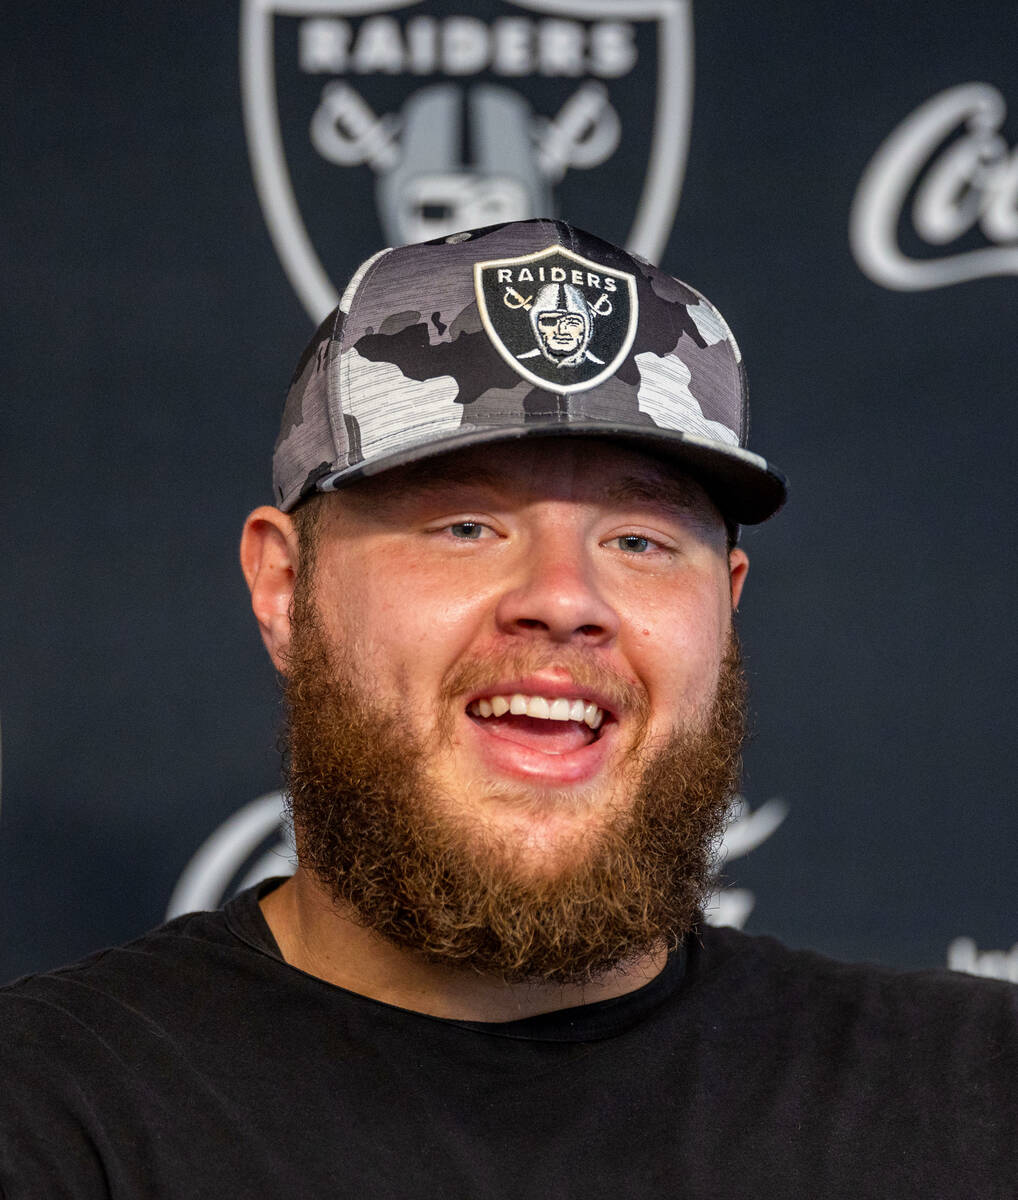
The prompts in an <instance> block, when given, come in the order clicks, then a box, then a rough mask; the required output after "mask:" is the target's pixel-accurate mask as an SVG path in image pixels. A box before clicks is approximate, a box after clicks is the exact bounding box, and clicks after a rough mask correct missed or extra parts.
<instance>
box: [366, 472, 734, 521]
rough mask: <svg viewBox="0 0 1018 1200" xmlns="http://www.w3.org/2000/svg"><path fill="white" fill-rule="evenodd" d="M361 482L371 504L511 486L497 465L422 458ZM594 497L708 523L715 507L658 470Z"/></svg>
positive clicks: (692, 486)
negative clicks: (457, 490) (409, 496)
mask: <svg viewBox="0 0 1018 1200" xmlns="http://www.w3.org/2000/svg"><path fill="white" fill-rule="evenodd" d="M365 482H367V483H369V487H367V488H366V489H365V490H364V492H363V493H361V497H357V493H358V491H359V489H356V488H354V489H352V491H353V493H354V496H355V497H356V498H358V499H359V498H363V500H364V501H365V502H366V503H369V504H371V505H372V506H375V505H378V504H386V503H391V502H394V501H398V500H399V499H400V498H401V497H402V496H404V495H406V494H407V493H408V492H415V493H417V494H421V493H424V494H427V493H437V492H441V491H442V490H443V489H445V488H448V487H472V488H482V489H491V490H495V491H506V490H509V489H510V487H511V485H510V481H509V479H508V477H507V476H506V475H504V474H503V473H502V472H501V471H498V470H497V469H492V468H488V467H483V466H478V465H477V464H474V465H468V464H466V463H457V462H456V461H454V460H453V461H449V460H443V459H441V458H436V459H421V460H419V461H417V462H414V463H407V464H406V465H405V466H403V467H401V468H400V470H399V471H398V472H392V473H391V474H390V473H389V472H385V473H384V474H382V475H378V476H375V477H373V478H371V479H370V480H366V481H365ZM598 499H599V500H600V501H601V502H603V503H605V504H607V505H626V504H646V505H652V506H653V507H655V508H666V509H670V510H672V511H674V512H677V513H682V514H683V515H685V516H688V517H690V518H692V519H694V520H697V521H699V522H701V523H704V524H708V523H710V520H711V515H712V513H713V506H712V504H711V502H710V499H709V497H708V496H707V494H706V493H705V492H704V490H703V489H702V488H701V487H700V486H699V485H698V484H697V483H695V482H694V481H693V480H692V479H687V478H685V477H684V476H680V475H668V474H664V473H662V474H661V475H655V476H643V475H624V476H622V477H621V478H619V479H617V480H615V481H614V482H612V483H610V484H608V485H606V486H605V487H604V488H603V489H600V490H599V491H598Z"/></svg>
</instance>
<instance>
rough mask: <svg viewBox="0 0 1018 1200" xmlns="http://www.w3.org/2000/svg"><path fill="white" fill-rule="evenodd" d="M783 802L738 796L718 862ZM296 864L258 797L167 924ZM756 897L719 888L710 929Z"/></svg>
mask: <svg viewBox="0 0 1018 1200" xmlns="http://www.w3.org/2000/svg"><path fill="white" fill-rule="evenodd" d="M787 812H788V806H787V805H786V803H785V802H784V800H779V799H776V798H775V799H773V800H768V801H767V802H766V804H761V805H760V807H759V808H757V809H751V808H750V807H749V804H748V803H747V802H746V800H745V799H743V797H742V796H736V797H735V799H734V800H733V802H732V807H731V811H730V816H729V821H728V827H727V829H726V830H725V836H724V841H723V842H722V845H721V849H720V853H719V856H718V857H719V863H720V865H722V866H723V865H724V864H725V863H726V862H729V861H731V860H732V859H733V858H741V857H742V856H743V855H744V854H748V853H749V852H750V850H755V849H756V847H757V846H759V845H760V844H761V843H762V842H765V841H766V840H767V839H768V838H769V837H770V836H771V834H772V833H774V831H775V830H776V829H777V828H778V826H779V825H780V824H781V822H782V821H783V820H784V819H785V816H786V814H787ZM295 864H296V854H295V851H294V845H293V832H292V830H291V828H290V823H289V820H288V818H287V815H286V809H285V804H284V799H283V793H282V792H269V793H268V795H265V796H259V797H258V799H257V800H252V801H251V802H250V803H249V804H245V805H244V806H243V807H242V808H240V809H238V810H237V811H236V812H235V813H234V814H233V815H232V816H230V817H228V818H227V819H226V820H225V821H224V822H223V823H222V825H220V826H219V828H218V829H216V830H215V831H214V832H213V833H212V834H211V835H210V836H209V837H208V838H207V839H206V840H205V841H204V842H203V843H202V845H201V846H199V848H198V850H197V851H196V852H195V854H194V856H193V857H192V858H191V861H190V862H189V863H188V864H187V866H186V867H185V868H184V870H183V871H182V872H181V875H180V878H179V879H178V880H177V885H176V887H175V888H174V889H173V894H172V895H171V897H170V903H169V906H168V908H167V911H166V918H167V920H170V919H172V918H173V917H179V916H180V915H181V914H182V913H186V912H198V911H201V910H202V909H212V908H218V907H219V905H221V904H222V903H223V902H224V901H226V900H228V899H229V898H230V897H231V896H233V895H236V893H237V892H239V891H242V890H243V889H244V888H247V887H253V886H254V885H255V884H256V883H260V882H261V880H263V879H267V878H269V876H271V875H289V874H291V873H292V872H293V869H294V866H295ZM754 903H755V897H754V895H753V893H752V892H750V891H747V890H746V889H745V888H722V889H720V890H719V891H716V892H715V893H714V895H713V896H711V898H710V900H709V901H708V903H707V906H706V918H707V920H708V921H709V922H710V923H711V924H712V925H733V926H735V927H736V928H737V929H741V928H742V926H743V924H744V923H745V921H746V918H747V917H748V916H749V914H750V912H751V911H752V909H753V905H754Z"/></svg>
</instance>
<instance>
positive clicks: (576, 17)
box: [241, 0, 692, 383]
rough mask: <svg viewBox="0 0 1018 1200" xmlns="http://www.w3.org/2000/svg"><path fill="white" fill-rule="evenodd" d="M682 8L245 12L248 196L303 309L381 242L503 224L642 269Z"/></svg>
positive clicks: (415, 6) (475, 1)
mask: <svg viewBox="0 0 1018 1200" xmlns="http://www.w3.org/2000/svg"><path fill="white" fill-rule="evenodd" d="M689 6H690V0H484V2H481V0H471V3H470V4H462V3H459V4H456V3H455V2H450V0H442V2H431V0H243V8H242V18H241V76H242V86H243V97H244V116H245V125H246V129H247V138H248V145H249V149H250V153H251V162H252V167H253V172H254V178H255V183H256V186H257V189H258V195H259V198H260V200H261V204H262V209H263V211H264V213H265V218H266V221H267V223H268V227H269V231H270V233H271V235H272V239H273V241H274V243H275V246H276V250H277V251H278V253H279V256H280V258H281V260H282V262H283V265H284V266H285V268H286V271H287V274H288V275H289V278H290V281H291V283H292V284H293V286H294V288H295V290H296V292H297V294H298V295H299V296H300V298H301V300H302V301H303V303H304V305H305V307H306V308H307V310H308V312H309V314H310V315H311V316H312V317H313V318H314V319H315V320H316V321H317V320H320V319H321V318H322V317H323V316H324V315H325V313H326V312H328V311H329V310H330V309H331V308H333V307H334V306H335V304H336V303H337V300H338V288H341V287H342V286H343V285H344V284H345V282H346V279H347V278H348V277H349V276H350V274H351V273H352V271H353V270H354V268H355V267H356V266H357V264H358V263H359V262H361V261H362V259H363V258H364V257H365V256H366V255H367V253H368V252H369V251H371V250H373V249H377V248H378V247H379V246H381V245H382V244H388V245H401V244H403V243H406V242H415V241H426V240H428V239H430V238H436V237H444V236H446V235H448V234H450V233H456V232H459V231H460V230H463V229H470V228H476V227H478V226H482V225H492V224H496V223H498V222H501V221H512V220H522V219H524V218H527V217H533V216H560V217H564V218H565V219H567V220H569V221H570V222H572V223H573V224H575V225H578V226H579V227H580V228H586V229H592V230H596V231H597V232H598V233H599V234H600V235H601V236H603V237H605V238H606V239H607V240H609V241H612V242H615V243H617V244H622V245H625V246H626V247H627V248H628V249H630V250H633V251H635V252H636V253H638V254H641V255H643V256H644V257H645V258H649V259H652V260H655V259H657V258H658V257H659V255H660V253H661V251H662V250H663V249H664V246H665V243H666V241H667V238H668V235H669V233H670V231H671V228H672V222H673V220H674V215H675V208H676V205H677V203H678V198H679V191H680V187H681V183H682V173H683V169H684V166H685V157H686V147H687V144H688V139H689V124H690V110H691V98H692V31H691V18H690V8H689ZM650 114H653V116H651V115H650ZM595 328H596V326H595ZM592 337H593V335H592ZM592 344H593V343H592ZM593 353H595V354H596V353H597V351H596V350H594V351H593ZM542 361H547V360H542ZM587 363H588V366H589V364H590V360H587ZM531 365H532V366H533V367H534V370H535V372H536V371H538V370H540V369H542V368H538V366H537V364H536V363H533V364H531ZM564 369H572V368H564ZM544 382H545V383H547V382H548V381H547V380H546V381H544Z"/></svg>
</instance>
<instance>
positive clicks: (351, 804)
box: [284, 587, 745, 985]
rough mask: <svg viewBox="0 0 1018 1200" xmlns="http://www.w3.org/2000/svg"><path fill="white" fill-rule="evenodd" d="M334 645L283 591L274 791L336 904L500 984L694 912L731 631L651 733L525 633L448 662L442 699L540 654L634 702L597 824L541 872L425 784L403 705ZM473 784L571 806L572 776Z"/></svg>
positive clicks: (704, 879)
mask: <svg viewBox="0 0 1018 1200" xmlns="http://www.w3.org/2000/svg"><path fill="white" fill-rule="evenodd" d="M552 652H553V653H554V659H553V660H552V658H551V657H550V655H551V653H552ZM345 657H346V656H344V655H342V654H338V653H335V652H333V651H332V650H331V649H330V647H329V645H328V644H327V641H326V638H325V636H324V633H323V631H322V628H321V623H320V621H319V619H318V614H317V612H316V610H315V609H314V606H313V602H312V601H311V599H310V596H309V595H308V594H307V591H305V590H304V589H302V588H300V587H299V588H298V593H297V595H296V597H295V603H294V611H293V621H292V636H291V647H290V654H289V660H288V670H287V678H286V681H285V689H284V701H285V708H286V729H285V736H286V759H287V762H286V774H287V783H288V788H287V793H288V798H289V804H290V812H291V817H292V820H293V825H294V835H295V840H296V845H297V853H298V860H299V862H300V864H301V867H302V868H303V869H305V870H307V871H309V872H310V873H311V875H312V876H313V877H314V878H315V879H316V880H317V882H318V884H319V885H320V886H321V887H322V888H323V889H324V891H325V893H326V894H327V895H328V896H329V897H330V899H331V900H332V902H333V903H334V904H335V905H336V906H337V907H338V908H339V909H340V911H343V912H344V913H345V914H346V915H349V916H352V917H353V919H355V920H356V921H357V922H358V923H360V924H362V925H363V926H365V927H367V928H369V929H371V930H373V931H374V932H375V933H376V934H378V935H380V936H381V937H383V938H385V939H387V940H388V941H390V942H391V943H394V944H395V945H397V946H399V947H402V948H404V949H407V950H410V951H413V952H415V953H417V954H419V955H421V956H423V957H424V958H425V959H427V960H429V961H431V962H436V963H441V964H445V965H446V966H459V967H462V968H465V969H469V970H472V971H475V972H477V973H480V974H484V975H488V976H491V977H494V978H498V979H500V980H502V981H504V982H506V983H522V982H543V983H559V984H580V985H582V984H586V983H590V982H592V981H594V980H595V979H598V978H601V977H603V976H604V975H606V974H607V973H608V972H610V971H612V970H616V969H620V968H624V967H625V966H626V965H627V964H630V963H632V962H634V961H635V960H637V959H639V958H641V957H643V956H644V955H647V954H649V953H652V952H654V951H657V950H660V949H661V948H662V947H668V948H673V947H674V946H675V945H677V944H678V942H679V941H680V940H681V939H682V938H683V937H684V935H685V934H686V933H687V932H688V931H689V930H690V929H691V928H692V927H693V926H694V925H695V924H696V921H697V919H698V915H699V909H700V907H701V906H702V904H703V902H704V901H705V899H706V897H707V895H708V894H709V892H710V890H711V886H712V884H713V882H714V870H713V868H714V865H715V851H716V847H717V845H718V843H719V841H720V837H721V834H722V832H723V828H724V820H725V816H726V813H727V808H728V804H729V801H730V799H731V797H732V795H733V794H734V792H735V791H736V789H737V787H738V783H739V772H740V766H741V759H740V747H741V743H742V737H743V731H744V727H745V682H744V676H743V672H742V668H741V663H740V657H739V648H738V642H737V639H736V637H735V634H734V632H733V634H732V637H731V642H730V645H729V648H728V651H727V653H726V655H725V657H724V660H723V662H722V664H721V669H720V674H719V679H718V685H717V689H716V693H715V695H714V697H713V701H712V703H711V704H710V705H709V706H708V708H707V710H706V711H705V712H701V713H699V714H697V719H696V720H695V721H694V722H692V723H691V724H690V726H689V727H688V728H681V729H675V730H673V731H672V732H671V734H670V735H669V736H668V737H667V738H666V739H665V740H663V741H662V742H659V743H658V744H656V745H651V744H650V743H649V741H648V739H647V737H646V724H647V709H648V705H647V700H646V697H645V695H644V693H642V692H641V691H639V690H638V689H636V688H634V686H633V685H632V684H630V683H628V682H627V681H624V680H620V679H618V678H617V677H615V676H613V675H609V674H608V673H606V672H605V671H604V669H603V668H601V667H596V666H592V665H591V664H590V662H589V660H588V659H587V658H586V657H584V658H582V659H581V658H580V656H579V655H577V654H576V652H573V655H570V654H569V653H568V651H565V652H564V651H563V649H562V648H561V647H558V648H549V647H543V648H542V647H540V646H534V647H530V648H524V649H522V650H521V651H518V652H516V653H515V654H514V655H513V656H511V657H510V658H508V659H502V660H499V661H493V660H491V659H486V660H485V661H484V662H475V663H467V664H461V665H460V666H459V667H458V668H457V669H456V671H454V672H453V674H452V676H451V677H450V678H449V679H448V680H447V681H446V685H445V687H444V688H443V696H444V697H446V698H448V699H452V698H454V697H455V696H457V695H458V696H462V695H463V690H464V688H463V685H464V683H465V682H466V681H467V680H471V681H473V680H475V679H477V680H479V681H480V682H481V683H482V684H483V683H484V682H486V681H490V680H493V679H497V678H510V677H517V678H518V677H522V676H523V675H525V674H527V673H528V669H529V670H531V671H532V670H538V669H540V668H541V667H544V666H546V665H548V664H549V663H550V662H551V661H554V662H555V663H557V664H560V665H566V666H567V667H568V668H569V670H570V675H571V677H572V678H573V680H574V681H575V682H576V683H577V689H578V693H579V694H582V693H583V690H584V688H583V683H584V682H586V683H587V684H588V686H589V685H590V684H591V682H592V681H594V680H596V682H597V684H598V688H599V692H600V694H602V695H608V696H610V697H614V698H618V699H619V700H620V701H622V700H625V701H626V702H627V706H626V707H625V708H624V711H628V712H634V711H635V712H636V714H637V718H636V720H635V724H636V726H637V728H638V730H639V732H638V733H637V735H636V737H635V738H634V739H633V743H632V746H631V748H630V750H629V751H628V753H627V754H626V755H624V756H623V759H622V762H621V763H620V766H619V769H618V771H617V777H616V793H617V794H616V795H615V797H614V798H613V800H612V801H611V802H610V803H608V804H607V805H606V806H605V817H604V820H603V821H602V823H601V824H600V826H599V827H597V828H596V829H590V828H586V829H584V830H583V831H582V834H578V835H577V836H576V837H575V839H574V842H573V843H570V844H569V845H567V846H566V847H565V850H566V851H567V853H566V854H564V855H560V856H558V857H561V858H564V864H558V862H557V859H556V863H555V864H549V863H545V864H543V869H534V868H533V866H532V864H531V863H529V862H526V861H524V857H523V856H522V855H521V847H520V846H519V845H518V844H515V845H514V844H513V842H512V839H507V838H506V837H505V836H504V835H499V834H498V833H497V832H496V831H495V830H494V829H493V828H492V827H491V826H490V825H487V824H485V822H484V821H483V820H482V819H481V818H478V817H473V818H471V817H469V816H466V815H464V809H465V808H466V806H465V805H463V804H462V803H461V804H460V805H459V807H457V805H456V803H455V797H451V796H449V795H447V794H444V793H443V791H442V789H441V788H440V787H439V786H438V785H437V784H436V782H435V781H434V779H433V778H432V776H431V774H430V769H429V754H428V747H427V746H426V745H425V741H424V739H423V738H421V737H420V736H418V735H416V734H415V733H414V732H413V728H412V726H411V717H412V713H411V712H410V711H409V707H408V708H407V709H406V710H404V709H402V708H400V707H399V706H398V705H392V706H389V705H387V704H386V703H384V702H383V701H382V700H381V699H380V698H378V697H377V696H375V695H373V694H372V693H370V692H369V691H368V690H367V689H366V687H365V686H364V684H363V682H362V680H363V678H364V673H363V671H361V672H360V674H358V672H357V668H356V664H355V663H354V662H350V661H345ZM574 657H575V658H576V660H577V661H575V662H574V661H573V659H574ZM620 707H622V706H621V705H620ZM440 711H443V712H444V713H445V714H446V716H445V718H444V724H441V723H440V725H439V727H438V728H437V729H436V730H435V731H434V735H433V737H432V738H431V739H429V742H428V745H430V746H441V745H442V744H443V743H445V744H448V742H449V740H450V738H451V727H452V722H453V719H454V717H455V713H456V710H455V706H454V703H444V704H443V705H442V706H441V707H440ZM606 769H607V770H610V769H611V766H610V765H609V767H607V768H606ZM474 787H475V788H480V789H481V790H482V792H483V795H484V797H485V799H486V800H487V801H489V802H491V803H494V804H496V805H516V806H518V807H525V806H526V805H527V804H537V803H539V804H541V805H543V806H547V805H548V804H549V803H551V804H556V803H560V804H563V805H572V806H576V805H577V804H582V803H583V802H584V798H583V793H582V789H579V790H578V791H572V790H569V789H564V790H562V791H561V792H560V793H554V792H549V791H548V790H547V789H541V790H540V791H539V792H538V791H537V789H534V788H533V787H532V786H531V787H530V788H528V787H527V785H526V784H523V783H521V784H519V785H518V786H515V785H506V784H504V783H495V782H493V781H492V782H491V783H490V784H489V783H487V782H485V781H483V780H481V781H479V782H478V783H477V784H475V785H474ZM551 865H557V867H558V869H556V870H552V869H551Z"/></svg>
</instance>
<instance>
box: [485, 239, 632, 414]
mask: <svg viewBox="0 0 1018 1200" xmlns="http://www.w3.org/2000/svg"><path fill="white" fill-rule="evenodd" d="M474 289H475V291H476V293H477V305H478V308H479V309H480V312H481V320H482V321H483V322H484V328H485V330H487V333H488V337H489V338H491V341H492V343H493V344H494V346H495V349H496V350H498V352H499V354H501V355H502V357H503V358H504V359H505V360H506V362H507V363H509V365H510V366H511V367H513V369H514V370H516V371H518V372H519V373H520V374H521V375H522V376H523V378H524V379H529V380H530V382H531V383H533V384H536V385H537V386H538V387H541V388H546V389H548V390H549V391H553V392H560V393H563V394H565V393H568V392H582V391H584V390H585V389H587V388H592V387H595V386H596V385H597V384H599V383H600V382H601V381H602V380H604V379H607V378H608V376H609V375H611V374H612V373H613V372H614V371H615V370H617V369H618V367H619V366H620V365H621V364H622V361H623V360H624V359H625V357H626V355H627V354H628V353H629V348H630V347H631V346H632V344H633V337H634V336H635V334H636V316H637V300H636V280H635V278H634V277H633V276H632V275H630V274H628V273H627V272H626V271H616V270H613V269H612V268H610V267H606V266H604V265H603V264H601V263H596V262H593V261H591V259H589V258H583V257H582V256H581V255H579V254H574V253H573V251H572V250H567V249H566V248H565V247H564V246H559V245H551V246H548V248H547V249H545V250H540V251H538V252H537V253H536V254H526V255H523V256H522V257H520V258H500V259H492V260H491V261H490V262H481V263H477V264H475V266H474Z"/></svg>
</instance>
